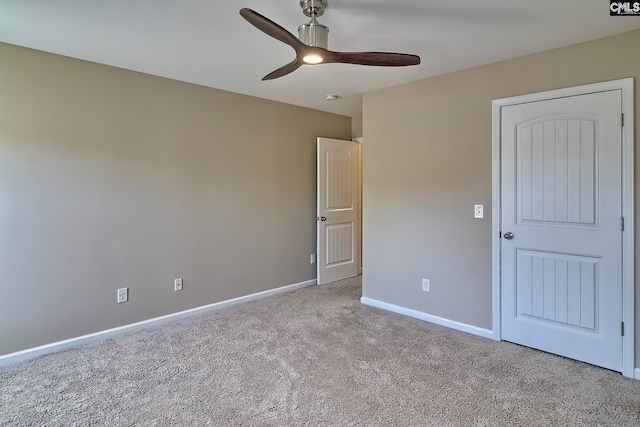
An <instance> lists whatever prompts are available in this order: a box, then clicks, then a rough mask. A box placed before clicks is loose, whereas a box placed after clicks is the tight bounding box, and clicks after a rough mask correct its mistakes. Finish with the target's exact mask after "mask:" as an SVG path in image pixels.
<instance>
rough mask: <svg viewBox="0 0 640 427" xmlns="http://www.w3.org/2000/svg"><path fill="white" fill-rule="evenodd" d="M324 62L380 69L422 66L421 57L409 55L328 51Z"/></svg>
mask: <svg viewBox="0 0 640 427" xmlns="http://www.w3.org/2000/svg"><path fill="white" fill-rule="evenodd" d="M324 62H326V63H331V62H337V63H341V64H357V65H373V66H378V67H406V66H409V65H418V64H420V57H419V56H417V55H410V54H408V53H387V52H333V51H330V50H329V51H327V56H326V57H325V58H324Z"/></svg>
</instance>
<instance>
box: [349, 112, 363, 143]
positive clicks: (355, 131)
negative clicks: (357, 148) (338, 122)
mask: <svg viewBox="0 0 640 427" xmlns="http://www.w3.org/2000/svg"><path fill="white" fill-rule="evenodd" d="M351 136H352V137H353V138H361V137H362V116H358V117H353V118H352V119H351Z"/></svg>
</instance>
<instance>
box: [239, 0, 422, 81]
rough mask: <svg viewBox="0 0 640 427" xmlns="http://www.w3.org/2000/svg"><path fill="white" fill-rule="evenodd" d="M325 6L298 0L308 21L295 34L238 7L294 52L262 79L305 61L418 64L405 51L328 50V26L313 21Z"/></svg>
mask: <svg viewBox="0 0 640 427" xmlns="http://www.w3.org/2000/svg"><path fill="white" fill-rule="evenodd" d="M327 6H328V0H300V7H302V12H303V13H304V14H305V15H306V16H308V17H310V18H311V21H309V23H307V24H303V25H300V27H298V37H296V36H294V35H293V34H291V33H290V32H289V31H287V30H285V29H284V28H283V27H281V26H280V25H278V24H276V23H275V22H273V21H271V20H270V19H268V18H266V17H264V16H262V15H260V14H259V13H257V12H255V11H253V10H251V9H249V8H244V9H241V10H240V15H241V16H242V17H243V18H244V19H246V20H247V21H248V22H249V23H250V24H251V25H253V26H254V27H256V28H257V29H259V30H260V31H262V32H263V33H265V34H267V35H268V36H271V37H273V38H274V39H276V40H279V41H281V42H283V43H285V44H287V45H289V46H291V47H292V48H293V50H294V51H295V52H296V58H295V59H294V60H293V61H292V62H290V63H289V64H287V65H284V66H282V67H280V68H278V69H277V70H275V71H272V72H271V73H269V74H267V75H266V76H264V77H263V78H262V80H272V79H277V78H279V77H282V76H286V75H287V74H289V73H292V72H294V71H295V70H297V69H298V68H300V67H301V66H302V65H305V64H311V65H315V64H320V63H325V64H330V63H340V64H356V65H371V66H378V67H405V66H409V65H418V64H420V57H419V56H417V55H410V54H406V53H387V52H335V51H331V50H328V46H329V27H327V26H325V25H322V24H320V23H319V22H318V21H317V18H318V17H319V16H322V15H323V14H324V10H325V8H326V7H327Z"/></svg>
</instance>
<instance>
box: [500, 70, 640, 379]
mask: <svg viewBox="0 0 640 427" xmlns="http://www.w3.org/2000/svg"><path fill="white" fill-rule="evenodd" d="M617 89H620V90H622V113H623V114H624V118H625V120H624V127H623V128H622V215H623V217H624V219H625V222H624V233H623V235H622V298H623V304H622V319H623V321H624V329H625V331H624V337H623V338H622V374H623V375H624V376H625V377H630V378H633V377H634V373H635V289H634V288H635V266H634V262H635V256H634V219H635V217H634V206H633V204H634V195H633V191H634V190H633V156H634V154H633V146H634V129H633V127H634V121H635V116H634V112H633V96H634V92H633V78H628V79H621V80H612V81H608V82H602V83H594V84H589V85H584V86H575V87H571V88H566V89H558V90H551V91H546V92H539V93H533V94H529V95H521V96H514V97H510V98H502V99H496V100H494V101H493V102H492V110H493V111H492V119H493V130H492V149H493V155H492V163H491V168H492V193H491V195H492V203H491V237H492V239H491V258H492V266H491V276H492V294H493V295H492V301H493V333H492V338H493V339H494V340H497V341H500V340H501V339H502V331H501V325H500V320H501V306H500V293H501V277H500V274H501V270H500V264H501V263H500V246H501V239H500V238H499V236H500V234H499V233H500V231H501V230H500V223H501V218H500V213H501V197H502V196H501V193H500V180H501V160H500V157H501V156H500V155H501V141H500V132H501V120H500V117H501V109H502V107H507V106H510V105H516V104H524V103H528V102H535V101H544V100H548V99H554V98H563V97H568V96H576V95H585V94H589V93H596V92H604V91H609V90H617ZM639 374H640V371H639ZM637 379H640V377H638V378H637Z"/></svg>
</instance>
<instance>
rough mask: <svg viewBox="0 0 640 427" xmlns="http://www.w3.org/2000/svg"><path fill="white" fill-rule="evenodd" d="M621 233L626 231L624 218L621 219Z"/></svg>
mask: <svg viewBox="0 0 640 427" xmlns="http://www.w3.org/2000/svg"><path fill="white" fill-rule="evenodd" d="M620 231H624V217H623V216H622V217H620Z"/></svg>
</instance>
